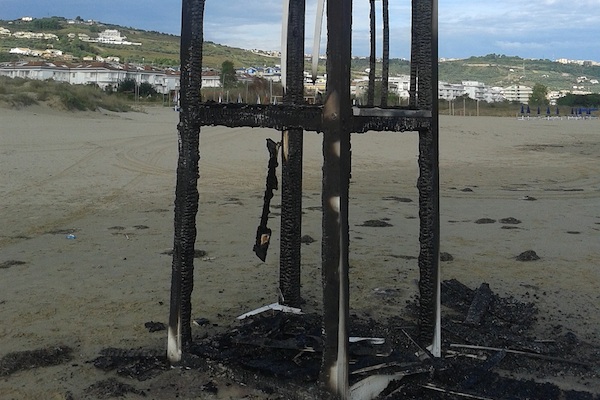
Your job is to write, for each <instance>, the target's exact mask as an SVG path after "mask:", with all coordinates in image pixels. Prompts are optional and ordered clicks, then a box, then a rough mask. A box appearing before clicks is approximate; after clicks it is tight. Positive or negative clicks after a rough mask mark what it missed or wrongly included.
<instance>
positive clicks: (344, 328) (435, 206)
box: [167, 0, 440, 399]
mask: <svg viewBox="0 0 600 400" xmlns="http://www.w3.org/2000/svg"><path fill="white" fill-rule="evenodd" d="M407 1H408V0H407ZM385 3H386V5H387V2H385ZM204 4H205V0H183V6H182V34H181V99H180V102H181V110H180V122H179V125H178V130H179V161H178V166H177V186H176V199H175V222H174V227H175V233H174V249H173V263H172V283H171V303H170V318H169V330H168V346H167V347H168V349H167V354H168V357H169V360H170V361H171V362H172V363H177V362H180V361H181V359H182V357H183V356H184V355H185V352H186V349H187V348H188V347H189V345H190V344H191V340H192V338H191V328H190V322H191V302H190V298H191V292H192V289H193V272H194V265H193V255H194V243H195V239H196V225H195V223H196V222H195V219H196V213H197V210H198V190H197V185H198V167H199V165H198V164H199V159H200V151H199V135H200V130H201V127H202V126H206V125H221V126H227V127H243V126H245V127H267V128H273V129H276V130H279V131H281V132H282V143H281V146H282V168H283V169H282V203H281V204H282V215H281V219H282V221H281V230H282V232H281V259H280V270H281V272H280V289H281V293H282V299H280V300H281V302H282V303H284V304H286V305H290V306H297V305H298V304H299V303H300V261H301V257H300V234H301V232H300V227H301V215H302V203H301V197H302V137H303V135H304V132H305V131H313V132H323V186H322V206H323V219H322V232H323V236H322V279H323V293H324V295H323V309H324V315H323V335H324V337H323V343H324V344H323V358H322V366H321V380H322V382H323V384H324V385H325V387H326V388H327V389H328V390H329V391H330V392H331V393H333V394H334V396H336V397H339V398H343V399H345V398H348V396H349V387H348V317H349V301H348V299H349V282H348V267H349V266H348V253H349V234H348V198H349V183H350V156H351V152H350V145H351V134H352V133H363V132H367V131H394V132H407V131H413V132H417V133H418V135H419V160H418V163H419V177H418V181H417V187H418V190H419V218H420V233H419V242H420V253H419V259H418V265H419V269H420V282H419V292H420V294H419V299H420V321H419V323H420V328H421V329H420V332H421V336H420V338H419V341H420V345H421V346H423V347H427V348H428V349H429V350H430V351H431V352H432V353H433V354H434V355H438V356H439V353H440V349H439V346H440V325H439V321H440V315H439V313H440V306H439V301H440V280H439V241H440V232H439V172H438V105H437V104H438V103H437V93H438V88H437V81H438V79H437V78H438V73H437V59H438V56H437V0H412V19H411V21H412V33H411V88H410V89H411V90H410V101H409V105H408V106H406V107H385V108H379V107H378V108H376V107H372V106H367V107H356V106H352V100H351V95H350V60H351V34H352V1H351V0H327V16H328V17H327V32H328V37H327V67H326V68H327V76H328V80H327V90H326V96H325V99H324V104H322V105H308V104H305V102H304V97H303V68H304V25H305V0H292V1H290V2H289V7H287V8H286V10H287V12H285V13H284V17H287V21H288V23H287V24H286V25H287V27H288V28H287V32H284V35H283V36H284V37H286V40H287V51H286V52H285V54H286V58H285V65H286V70H285V71H284V72H285V77H286V78H285V79H286V80H285V86H286V92H285V96H284V101H283V104H254V105H251V104H240V103H238V104H231V103H229V104H220V103H203V102H202V101H201V98H200V88H201V68H202V43H203V18H204ZM386 18H387V16H386ZM373 134H375V133H373Z"/></svg>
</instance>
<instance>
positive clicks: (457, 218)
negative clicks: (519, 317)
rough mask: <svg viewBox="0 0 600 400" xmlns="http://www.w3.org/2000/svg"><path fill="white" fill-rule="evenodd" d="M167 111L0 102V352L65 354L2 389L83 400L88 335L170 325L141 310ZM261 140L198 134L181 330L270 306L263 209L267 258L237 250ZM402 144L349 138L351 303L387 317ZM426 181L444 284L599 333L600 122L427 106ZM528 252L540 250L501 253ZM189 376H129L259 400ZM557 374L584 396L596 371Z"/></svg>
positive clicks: (256, 135) (162, 301) (170, 149)
mask: <svg viewBox="0 0 600 400" xmlns="http://www.w3.org/2000/svg"><path fill="white" fill-rule="evenodd" d="M177 122H178V113H176V112H174V111H173V110H172V109H169V108H147V109H145V110H144V112H129V113H112V112H86V113H66V112H60V111H55V110H51V109H48V108H44V107H39V106H36V107H30V108H25V109H21V110H14V109H4V108H0V176H1V178H0V222H1V224H0V226H1V230H0V249H1V251H0V357H3V356H4V355H6V354H9V353H11V352H17V351H25V350H34V349H39V348H47V347H53V346H70V347H72V348H73V349H75V351H74V353H73V359H72V360H71V361H69V362H68V363H65V364H62V365H57V366H51V367H45V368H36V369H32V370H25V371H18V372H15V373H11V374H6V375H2V374H0V398H1V399H68V398H73V399H80V398H94V396H93V395H90V394H89V391H86V389H88V388H89V387H90V385H92V384H94V383H95V382H97V381H100V380H102V379H106V378H107V376H109V375H110V374H109V373H106V372H103V371H101V370H98V369H97V368H95V367H94V366H93V365H92V364H91V363H90V361H91V360H93V359H94V358H95V357H97V356H98V354H99V352H100V351H101V350H102V349H104V348H107V347H116V348H145V349H156V350H157V351H162V350H163V349H165V348H166V331H159V332H149V331H148V329H147V328H146V327H145V323H146V322H149V321H156V322H163V323H166V322H167V319H168V310H169V290H170V283H171V282H170V278H171V256H169V255H168V251H169V250H170V249H171V248H172V245H173V201H174V192H175V179H176V175H175V168H176V161H177V144H178V141H177V130H176V126H177ZM266 138H272V139H274V140H276V141H279V140H280V133H278V132H276V131H273V130H268V129H250V128H235V129H230V128H222V127H205V128H203V129H202V133H201V148H200V153H201V160H200V183H199V190H200V207H199V213H198V219H197V221H198V240H197V244H196V248H197V249H201V250H204V251H205V252H206V255H205V256H204V257H202V258H198V259H197V262H196V265H195V288H194V292H193V318H206V319H207V320H208V321H210V327H209V328H206V327H198V326H194V328H193V329H194V334H198V335H201V334H203V333H204V331H203V330H208V332H214V331H219V330H224V329H228V328H230V327H232V326H235V325H236V323H237V322H236V321H235V317H236V316H238V315H240V314H242V313H244V312H247V311H250V310H252V309H254V308H257V307H260V306H262V305H265V304H269V303H273V302H275V301H277V285H278V273H279V272H278V267H279V257H278V256H279V235H278V233H277V232H278V226H279V220H278V218H271V219H270V222H269V223H270V227H271V228H272V229H273V232H274V236H273V239H272V243H271V246H270V248H269V254H268V257H267V260H266V262H265V263H262V262H261V261H260V260H259V259H258V258H257V257H256V256H255V255H254V253H253V252H252V245H253V242H254V238H255V233H256V227H257V225H258V222H259V219H260V212H261V209H262V197H263V193H264V186H265V176H266V167H267V161H268V152H267V149H266V146H265V139H266ZM417 139H418V138H417V135H416V133H412V132H410V133H375V132H372V133H367V134H361V135H358V134H357V135H353V137H352V151H353V161H352V182H351V188H350V195H351V200H350V201H351V204H350V239H351V248H350V252H351V254H350V279H351V282H350V286H351V308H352V311H353V312H356V313H360V314H361V315H365V316H369V317H372V318H374V319H378V320H380V319H385V318H389V317H390V316H393V315H398V314H401V313H402V312H403V309H404V306H405V304H406V301H407V300H411V299H414V297H415V295H416V294H417V285H416V281H417V279H418V270H417V260H416V256H417V255H418V251H419V243H418V223H419V220H418V204H417V200H418V193H417V189H416V179H417V174H418V168H417V156H418V148H417V141H418V140H417ZM321 140H322V136H321V135H319V134H316V133H312V132H311V133H306V135H305V139H304V146H305V154H304V176H303V179H304V194H303V208H304V215H303V234H305V235H310V236H311V237H312V238H314V239H315V242H314V243H311V244H306V245H303V247H302V266H303V270H302V296H303V298H304V299H305V300H306V304H305V307H304V309H305V311H308V312H318V311H319V310H320V307H321V287H322V286H321V281H320V279H321V272H320V263H321V261H320V251H321V247H320V237H321V225H320V224H321V211H320V208H319V207H320V205H321V197H320V196H321V195H320V189H321V166H322V152H321ZM279 174H280V170H278V175H279ZM440 179H441V200H440V207H441V251H443V252H447V253H449V254H451V255H452V257H453V260H452V261H450V262H443V263H441V267H442V276H443V279H451V278H456V279H458V280H459V281H461V282H463V283H464V284H466V285H468V286H469V287H471V288H476V287H477V286H479V285H480V284H481V283H482V282H487V283H489V285H490V288H491V289H492V290H493V291H494V292H496V293H498V294H500V295H512V296H514V297H515V298H517V299H522V300H524V301H534V302H535V304H536V305H537V307H538V308H539V310H540V312H539V315H538V321H537V322H536V324H535V332H536V334H537V336H538V337H540V338H542V339H543V338H545V335H546V333H548V332H550V331H551V330H553V332H556V329H558V328H556V327H557V326H560V327H561V328H560V330H561V332H562V333H566V332H572V333H573V334H575V335H576V336H577V337H578V338H579V339H580V340H582V341H586V342H589V343H592V344H594V345H595V346H600V292H599V290H598V288H599V287H600V121H599V120H577V121H574V120H551V121H548V120H543V119H542V120H529V121H520V120H517V119H514V118H497V117H450V116H441V117H440ZM277 196H278V192H277V193H276V195H275V198H274V199H273V204H274V206H275V207H274V208H273V209H272V211H273V213H272V215H274V216H275V217H277V215H278V211H279V210H278V209H277V208H276V207H277V205H278V204H279V199H278V197H277ZM409 200H412V201H409ZM482 219H488V220H487V222H488V223H481V222H486V221H485V220H483V221H482ZM503 219H504V220H505V222H502V221H501V220H503ZM368 220H385V221H387V222H388V223H389V224H390V225H391V226H389V227H383V228H380V227H369V226H364V225H363V223H364V222H365V221H368ZM516 220H518V221H520V223H516ZM476 221H477V222H476ZM506 221H508V222H506ZM510 228H512V229H510ZM69 235H73V236H69ZM527 250H533V251H535V252H536V253H537V255H538V256H539V257H540V259H539V260H537V261H532V262H520V261H517V260H516V256H518V255H519V254H521V253H522V252H525V251H527ZM382 290H388V291H393V293H394V296H392V297H382V296H380V295H378V293H380V292H381V291H382ZM192 372H194V371H186V370H180V369H173V370H170V371H167V372H165V373H164V374H161V375H160V376H159V377H157V378H154V379H152V380H149V381H145V382H137V381H131V382H128V383H129V384H131V385H133V386H135V387H136V388H138V389H140V390H144V391H145V394H146V397H145V398H157V399H159V398H174V397H175V394H174V392H173V389H172V388H171V389H170V390H171V391H169V384H170V383H173V382H176V384H177V387H178V391H177V395H178V397H179V398H223V399H228V398H256V399H266V398H275V397H269V395H268V394H265V393H263V392H261V391H260V390H258V389H257V388H255V387H253V386H252V385H251V383H250V382H247V383H246V385H243V384H240V383H239V382H228V384H229V385H225V384H222V385H220V386H219V391H218V393H216V394H215V393H213V394H211V393H207V392H206V391H202V390H201V389H200V387H201V386H202V385H204V384H206V382H208V381H211V379H214V378H215V377H214V373H213V375H211V372H208V371H206V372H202V373H201V374H200V373H199V372H196V375H193V374H192ZM110 376H114V374H112V375H110ZM554 383H556V384H559V385H565V386H568V387H571V388H575V389H578V390H586V391H591V392H592V393H595V394H597V395H598V394H600V383H598V381H593V380H592V381H589V380H588V381H585V380H578V379H574V378H572V377H569V376H565V377H555V379H554ZM127 398H128V399H133V398H143V397H142V396H141V395H136V394H131V393H130V394H128V395H127Z"/></svg>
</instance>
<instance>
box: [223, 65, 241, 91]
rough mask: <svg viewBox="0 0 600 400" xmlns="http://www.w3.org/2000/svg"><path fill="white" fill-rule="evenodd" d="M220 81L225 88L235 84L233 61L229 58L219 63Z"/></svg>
mask: <svg viewBox="0 0 600 400" xmlns="http://www.w3.org/2000/svg"><path fill="white" fill-rule="evenodd" d="M221 82H222V83H223V88H225V89H228V88H231V87H233V86H235V83H236V82H237V77H236V75H235V69H234V68H233V62H231V61H229V60H226V61H223V64H221Z"/></svg>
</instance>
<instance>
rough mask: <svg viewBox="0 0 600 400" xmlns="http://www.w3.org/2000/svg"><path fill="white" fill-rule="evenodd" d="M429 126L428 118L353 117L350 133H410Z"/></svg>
mask: <svg viewBox="0 0 600 400" xmlns="http://www.w3.org/2000/svg"><path fill="white" fill-rule="evenodd" d="M430 125H431V122H430V118H426V117H383V116H381V117H367V116H354V118H352V132H354V133H364V132H367V131H380V132H381V131H388V132H411V131H419V130H421V129H427V128H429V126H430Z"/></svg>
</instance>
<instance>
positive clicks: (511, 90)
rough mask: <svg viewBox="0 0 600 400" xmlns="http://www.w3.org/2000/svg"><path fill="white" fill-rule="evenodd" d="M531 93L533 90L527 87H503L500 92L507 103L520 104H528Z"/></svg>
mask: <svg viewBox="0 0 600 400" xmlns="http://www.w3.org/2000/svg"><path fill="white" fill-rule="evenodd" d="M532 93H533V89H532V88H530V87H529V86H523V85H512V86H509V87H505V88H503V90H502V95H503V96H504V98H505V99H506V100H508V101H516V102H518V103H521V104H528V103H529V96H531V94H532Z"/></svg>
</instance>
